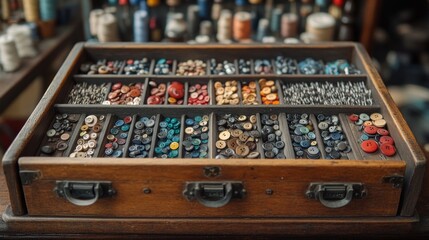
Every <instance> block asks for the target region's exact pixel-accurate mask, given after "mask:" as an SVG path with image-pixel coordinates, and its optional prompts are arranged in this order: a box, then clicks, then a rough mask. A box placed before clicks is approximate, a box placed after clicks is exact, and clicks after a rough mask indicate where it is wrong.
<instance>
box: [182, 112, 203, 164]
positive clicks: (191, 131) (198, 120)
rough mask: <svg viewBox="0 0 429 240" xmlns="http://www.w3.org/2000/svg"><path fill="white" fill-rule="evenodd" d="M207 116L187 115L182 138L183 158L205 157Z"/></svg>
mask: <svg viewBox="0 0 429 240" xmlns="http://www.w3.org/2000/svg"><path fill="white" fill-rule="evenodd" d="M208 124H209V116H208V115H203V116H195V117H194V118H190V117H187V118H186V119H185V136H184V139H183V143H182V144H183V148H184V153H185V155H184V157H185V158H207V157H208V151H209V146H208V142H209V126H208Z"/></svg>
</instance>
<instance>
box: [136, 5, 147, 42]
mask: <svg viewBox="0 0 429 240" xmlns="http://www.w3.org/2000/svg"><path fill="white" fill-rule="evenodd" d="M148 27H149V14H148V12H147V11H144V10H138V11H135V12H134V42H147V41H149V33H148Z"/></svg>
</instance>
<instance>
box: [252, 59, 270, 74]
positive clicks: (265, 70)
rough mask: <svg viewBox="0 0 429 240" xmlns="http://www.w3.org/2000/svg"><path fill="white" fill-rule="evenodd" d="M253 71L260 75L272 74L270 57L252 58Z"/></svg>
mask: <svg viewBox="0 0 429 240" xmlns="http://www.w3.org/2000/svg"><path fill="white" fill-rule="evenodd" d="M253 73H254V74H260V75H270V74H274V61H273V60H272V59H271V58H257V59H253Z"/></svg>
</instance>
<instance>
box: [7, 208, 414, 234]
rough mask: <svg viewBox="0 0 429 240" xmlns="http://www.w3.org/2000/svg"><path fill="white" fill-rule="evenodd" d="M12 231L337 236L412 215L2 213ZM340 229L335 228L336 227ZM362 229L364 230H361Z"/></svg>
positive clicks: (403, 228)
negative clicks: (86, 215) (82, 215)
mask: <svg viewBox="0 0 429 240" xmlns="http://www.w3.org/2000/svg"><path fill="white" fill-rule="evenodd" d="M2 218H3V221H4V222H5V223H6V225H7V226H8V230H9V231H11V232H14V231H15V232H21V233H22V232H25V233H27V234H28V233H50V234H54V233H59V234H67V233H75V234H76V233H116V234H118V233H138V234H192V235H196V234H204V235H207V234H211V235H219V234H222V235H225V234H227V235H234V234H298V235H326V234H332V233H333V232H335V233H336V234H338V235H350V234H362V232H365V234H385V233H386V232H389V233H398V234H399V233H401V234H404V233H406V232H411V230H413V226H414V225H415V224H417V223H418V222H419V218H418V216H417V215H414V216H412V217H406V218H405V217H362V218H346V217H344V218H67V217H29V216H14V215H13V214H12V212H11V210H10V208H8V209H6V211H5V212H4V213H3V215H2ZM339 228H340V229H341V231H338V229H339ZM363 229H364V231H363Z"/></svg>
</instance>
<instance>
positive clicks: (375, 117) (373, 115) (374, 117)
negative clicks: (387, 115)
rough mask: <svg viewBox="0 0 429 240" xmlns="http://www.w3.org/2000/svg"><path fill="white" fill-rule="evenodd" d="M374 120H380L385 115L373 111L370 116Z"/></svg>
mask: <svg viewBox="0 0 429 240" xmlns="http://www.w3.org/2000/svg"><path fill="white" fill-rule="evenodd" d="M370 118H371V120H372V121H376V120H380V119H383V115H381V114H380V113H373V114H371V116H370Z"/></svg>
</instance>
